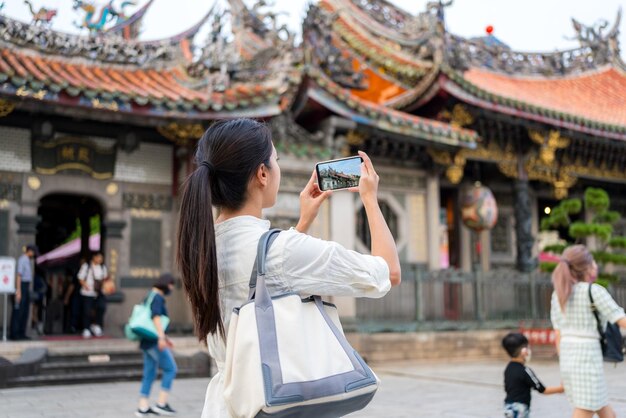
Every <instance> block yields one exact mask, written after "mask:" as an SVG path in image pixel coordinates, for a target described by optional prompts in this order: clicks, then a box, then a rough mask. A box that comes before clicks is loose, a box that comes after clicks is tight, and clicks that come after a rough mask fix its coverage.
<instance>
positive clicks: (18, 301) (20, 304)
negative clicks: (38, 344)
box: [9, 244, 39, 340]
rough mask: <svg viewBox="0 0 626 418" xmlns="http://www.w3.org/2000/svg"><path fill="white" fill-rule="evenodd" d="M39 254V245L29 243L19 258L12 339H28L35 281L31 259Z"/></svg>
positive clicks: (12, 320) (12, 316)
mask: <svg viewBox="0 0 626 418" xmlns="http://www.w3.org/2000/svg"><path fill="white" fill-rule="evenodd" d="M38 254H39V250H38V249H37V246H36V245H34V244H29V245H27V246H26V248H25V250H24V254H22V255H21V256H20V258H18V260H17V275H16V281H15V295H14V296H13V312H12V314H11V333H10V335H9V338H10V339H12V340H27V339H29V338H28V337H27V336H26V325H27V322H28V313H29V310H30V289H31V283H32V281H33V267H32V265H31V259H32V258H34V257H35V256H37V255H38Z"/></svg>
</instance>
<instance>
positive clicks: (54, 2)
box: [0, 0, 626, 59]
mask: <svg viewBox="0 0 626 418" xmlns="http://www.w3.org/2000/svg"><path fill="white" fill-rule="evenodd" d="M122 1H123V0H115V3H114V4H116V5H119V4H121V2H122ZM136 1H137V2H138V6H137V7H139V6H141V5H142V4H145V2H147V0H136ZM244 1H246V3H248V0H244ZM272 1H274V2H275V5H274V7H273V9H274V10H276V11H282V12H286V13H285V14H284V15H282V16H281V17H280V19H281V20H282V22H281V23H287V25H288V26H289V27H290V28H291V29H292V30H294V31H296V32H299V30H300V27H301V22H302V18H303V17H304V15H305V11H306V8H307V4H308V3H309V2H310V0H272ZM390 1H391V2H392V3H394V4H395V5H396V6H399V7H401V8H402V9H404V10H406V11H408V12H410V13H412V14H417V13H419V12H422V11H424V10H425V7H426V3H427V2H428V0H390ZM1 2H2V0H0V3H1ZM4 2H5V7H4V9H3V10H2V13H4V14H6V15H8V16H11V17H13V18H17V19H20V20H23V21H30V14H29V12H28V8H27V6H26V5H25V4H24V3H23V1H22V0H4ZM32 2H33V4H34V6H35V7H36V8H38V7H40V6H44V5H45V6H46V7H48V8H56V9H58V10H59V12H58V16H57V18H56V20H55V21H54V24H53V28H55V29H57V30H61V31H64V32H72V33H78V32H79V30H78V29H77V28H76V27H75V26H74V22H78V21H80V17H81V16H82V15H81V14H79V13H78V12H77V11H74V10H72V0H32ZM214 2H217V3H218V6H219V7H221V8H222V9H226V8H227V3H226V0H155V2H154V4H153V5H152V7H151V9H150V10H149V12H148V13H147V14H146V17H145V19H144V26H143V32H142V36H141V38H142V39H160V38H164V37H167V36H170V35H174V34H177V33H179V32H182V31H184V30H185V29H187V28H189V27H190V26H192V25H194V24H195V23H196V22H197V20H198V19H200V18H201V17H202V16H204V14H205V13H206V12H207V11H208V10H209V9H210V8H211V6H212V5H213V3H214ZM105 3H106V1H105V0H97V1H96V4H100V5H102V4H105ZM248 4H250V3H248ZM620 5H623V6H624V7H626V0H455V1H454V3H453V4H452V6H450V7H448V8H447V9H446V25H447V29H448V30H449V31H450V32H452V33H454V34H457V35H461V36H463V37H474V36H482V35H484V34H485V28H486V27H487V26H488V25H491V26H493V27H494V33H493V34H494V35H495V36H497V37H498V38H499V39H500V40H501V41H503V42H505V43H506V44H508V45H509V46H510V47H511V48H513V49H515V50H518V51H532V52H534V51H537V52H542V51H554V50H556V49H568V48H575V47H577V46H578V43H577V42H576V41H575V40H571V39H568V38H571V37H573V36H574V30H573V28H572V24H571V18H572V17H574V18H576V19H577V20H579V21H581V22H582V23H584V24H587V25H592V24H594V23H596V22H598V21H599V20H601V19H606V20H607V21H608V22H609V24H610V26H612V24H613V22H614V20H615V17H616V15H617V10H618V8H619V7H620ZM129 10H130V9H129ZM625 12H626V10H625ZM624 21H626V16H625V17H624V19H622V24H621V25H620V28H621V29H622V30H621V34H620V45H621V47H622V48H621V49H622V58H623V59H624V58H625V57H626V52H625V51H626V26H625V25H626V23H624ZM207 26H208V25H207ZM207 32H208V28H205V31H204V33H202V32H201V33H200V34H199V37H200V39H199V40H200V41H203V40H204V39H205V38H206V33H207Z"/></svg>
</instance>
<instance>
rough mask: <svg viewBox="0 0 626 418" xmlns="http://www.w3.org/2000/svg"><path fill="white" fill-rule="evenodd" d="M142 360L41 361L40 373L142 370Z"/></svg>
mask: <svg viewBox="0 0 626 418" xmlns="http://www.w3.org/2000/svg"><path fill="white" fill-rule="evenodd" d="M142 369H143V360H142V359H141V358H138V359H123V360H109V361H98V362H88V361H81V362H76V361H65V362H62V361H56V362H50V363H43V364H42V365H41V366H40V373H41V374H45V375H68V374H73V373H76V372H80V371H86V370H89V371H90V372H92V373H101V372H104V371H110V370H129V371H130V370H142Z"/></svg>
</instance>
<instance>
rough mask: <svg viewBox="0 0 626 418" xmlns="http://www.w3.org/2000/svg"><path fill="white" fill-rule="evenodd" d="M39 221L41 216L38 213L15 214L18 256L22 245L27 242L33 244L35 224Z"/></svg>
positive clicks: (35, 236) (35, 230) (35, 235)
mask: <svg viewBox="0 0 626 418" xmlns="http://www.w3.org/2000/svg"><path fill="white" fill-rule="evenodd" d="M39 221H41V216H38V215H35V214H33V215H16V216H15V222H17V225H18V228H17V234H18V250H19V251H18V254H15V256H16V257H19V256H20V255H21V254H22V247H24V246H26V245H28V244H34V243H35V238H37V224H38V223H39Z"/></svg>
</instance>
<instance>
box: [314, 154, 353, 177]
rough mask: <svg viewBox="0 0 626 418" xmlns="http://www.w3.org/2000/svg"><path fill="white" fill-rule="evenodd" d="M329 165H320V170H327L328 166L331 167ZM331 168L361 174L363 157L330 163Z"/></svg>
mask: <svg viewBox="0 0 626 418" xmlns="http://www.w3.org/2000/svg"><path fill="white" fill-rule="evenodd" d="M328 166H329V165H327V164H324V165H322V166H320V170H325V169H326V168H329V167H328ZM330 168H332V169H333V170H335V171H337V172H338V173H344V174H357V175H360V174H361V159H360V158H354V159H350V160H342V161H337V162H335V163H332V164H330Z"/></svg>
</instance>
